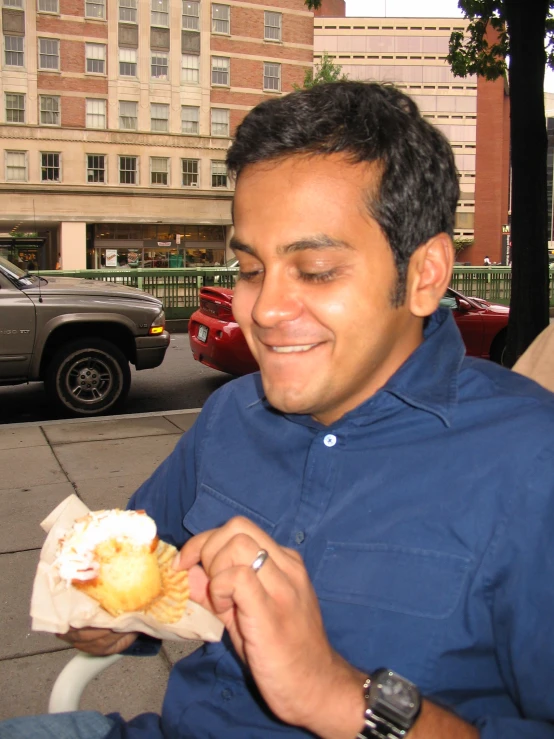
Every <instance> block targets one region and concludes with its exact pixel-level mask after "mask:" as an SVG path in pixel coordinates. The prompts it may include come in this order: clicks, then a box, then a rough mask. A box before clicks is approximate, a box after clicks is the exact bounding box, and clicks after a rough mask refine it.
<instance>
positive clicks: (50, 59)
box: [4, 36, 281, 92]
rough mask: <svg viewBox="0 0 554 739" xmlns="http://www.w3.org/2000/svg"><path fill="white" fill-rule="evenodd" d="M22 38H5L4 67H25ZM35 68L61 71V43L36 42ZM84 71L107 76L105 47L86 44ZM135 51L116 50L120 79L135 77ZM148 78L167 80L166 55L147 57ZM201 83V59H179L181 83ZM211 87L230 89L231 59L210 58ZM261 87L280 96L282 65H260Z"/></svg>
mask: <svg viewBox="0 0 554 739" xmlns="http://www.w3.org/2000/svg"><path fill="white" fill-rule="evenodd" d="M23 38H24V37H23V36H4V63H5V65H6V66H10V67H23V66H24V52H23ZM38 68H39V69H41V70H48V71H59V70H60V42H59V40H58V39H51V38H39V39H38ZM85 71H86V72H87V73H89V74H102V75H105V74H106V44H89V43H86V44H85ZM137 71H138V49H127V48H120V49H119V76H120V77H133V78H136V77H137ZM150 76H151V78H152V79H156V80H169V54H167V53H166V52H162V51H156V52H155V53H153V54H151V57H150ZM199 81H200V57H199V56H198V55H196V54H182V55H181V82H183V83H186V84H198V83H199ZM211 81H212V85H219V86H222V87H230V85H231V59H230V58H229V57H226V56H212V57H211ZM262 85H263V89H264V90H269V91H271V92H280V90H281V65H280V64H277V63H275V62H264V63H263V79H262Z"/></svg>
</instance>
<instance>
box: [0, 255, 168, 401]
mask: <svg viewBox="0 0 554 739" xmlns="http://www.w3.org/2000/svg"><path fill="white" fill-rule="evenodd" d="M168 345H169V334H168V332H167V331H166V330H165V315H164V312H163V306H162V303H161V301H160V300H158V299H157V298H154V297H153V296H151V295H148V294H146V293H144V292H142V291H141V290H137V289H136V288H133V287H127V286H125V285H120V284H114V283H111V282H102V281H98V280H86V279H81V278H73V277H57V276H56V277H50V276H49V277H48V278H44V277H40V276H39V275H37V274H33V275H30V274H29V273H28V272H24V271H23V270H21V269H19V267H16V266H15V265H14V264H12V263H11V262H9V261H8V260H7V259H3V258H2V257H0V385H18V384H22V383H26V382H29V381H33V380H42V381H44V384H45V387H46V391H47V393H48V395H49V396H50V398H51V399H52V401H53V402H54V403H55V404H56V405H57V406H58V408H59V409H61V411H62V412H64V413H66V414H68V415H76V416H95V415H100V414H102V413H106V412H108V411H113V410H115V409H116V408H117V407H118V406H119V405H121V404H122V403H123V401H124V400H125V397H126V396H127V393H128V392H129V387H130V384H131V372H130V368H129V363H131V364H134V365H135V367H136V368H137V369H138V370H141V369H149V368H151V367H157V366H158V365H160V364H161V363H162V361H163V358H164V356H165V352H166V349H167V347H168ZM0 416H1V411H0Z"/></svg>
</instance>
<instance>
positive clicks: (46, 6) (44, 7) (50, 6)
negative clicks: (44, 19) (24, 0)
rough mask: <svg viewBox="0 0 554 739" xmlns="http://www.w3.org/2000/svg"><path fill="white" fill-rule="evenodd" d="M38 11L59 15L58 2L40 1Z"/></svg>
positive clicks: (53, 0)
mask: <svg viewBox="0 0 554 739" xmlns="http://www.w3.org/2000/svg"><path fill="white" fill-rule="evenodd" d="M38 10H39V12H41V13H59V12H60V8H59V4H58V0H38Z"/></svg>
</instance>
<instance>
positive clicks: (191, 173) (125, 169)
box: [5, 151, 228, 188]
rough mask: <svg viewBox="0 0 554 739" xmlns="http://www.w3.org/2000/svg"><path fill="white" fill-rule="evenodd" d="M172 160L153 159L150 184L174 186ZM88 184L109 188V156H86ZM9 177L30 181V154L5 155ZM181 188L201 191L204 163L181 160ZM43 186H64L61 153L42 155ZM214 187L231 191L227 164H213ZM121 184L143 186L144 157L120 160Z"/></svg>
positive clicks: (123, 157)
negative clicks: (53, 184)
mask: <svg viewBox="0 0 554 739" xmlns="http://www.w3.org/2000/svg"><path fill="white" fill-rule="evenodd" d="M170 163H171V160H170V158H169V157H150V173H149V184H150V185H156V186H157V185H161V186H164V187H168V186H169V184H170ZM85 166H86V182H87V183H100V184H107V181H108V157H107V155H106V154H87V155H86V163H85ZM5 167H6V168H5V176H6V181H7V182H27V181H28V177H29V175H28V152H26V151H6V152H5ZM180 167H181V169H180V172H181V186H182V187H200V160H199V159H181V160H180ZM40 179H41V182H62V155H61V153H59V152H41V153H40ZM210 181H211V187H219V188H221V187H228V179H227V168H226V165H225V162H224V161H220V160H212V161H211V162H210ZM118 182H119V184H120V185H140V157H138V156H119V157H118Z"/></svg>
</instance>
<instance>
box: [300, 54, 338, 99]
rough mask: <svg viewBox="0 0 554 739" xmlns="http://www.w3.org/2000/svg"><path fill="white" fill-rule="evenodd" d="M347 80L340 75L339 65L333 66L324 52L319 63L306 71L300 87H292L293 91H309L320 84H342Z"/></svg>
mask: <svg viewBox="0 0 554 739" xmlns="http://www.w3.org/2000/svg"><path fill="white" fill-rule="evenodd" d="M347 79H348V77H347V76H346V75H345V74H342V67H341V66H340V64H335V63H334V62H333V60H332V59H331V57H330V56H329V54H328V53H327V52H326V51H324V52H323V56H322V58H321V61H320V62H318V63H317V64H315V65H314V68H313V69H312V68H309V69H306V72H305V74H304V83H303V85H302V87H299V86H298V85H293V87H294V89H295V90H309V89H310V88H311V87H314V85H319V84H320V83H322V82H344V81H345V80H347Z"/></svg>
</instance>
